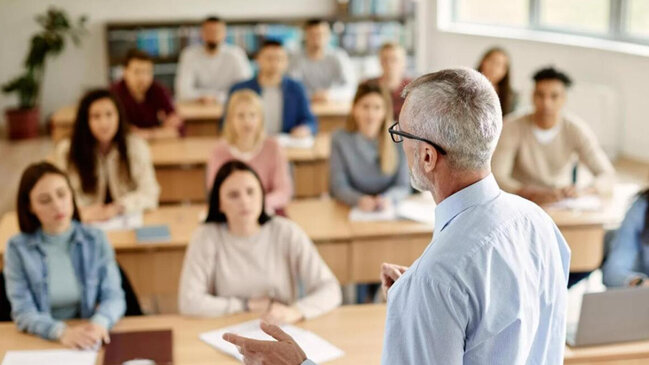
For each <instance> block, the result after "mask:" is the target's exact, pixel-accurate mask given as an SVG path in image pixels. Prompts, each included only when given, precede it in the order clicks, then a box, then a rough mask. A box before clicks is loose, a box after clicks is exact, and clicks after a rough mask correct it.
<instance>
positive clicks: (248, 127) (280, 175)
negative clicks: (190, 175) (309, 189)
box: [206, 89, 293, 212]
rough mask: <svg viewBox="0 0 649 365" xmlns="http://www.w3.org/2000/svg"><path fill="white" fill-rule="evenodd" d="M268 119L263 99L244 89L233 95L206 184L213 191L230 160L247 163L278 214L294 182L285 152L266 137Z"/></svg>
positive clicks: (209, 162)
mask: <svg viewBox="0 0 649 365" xmlns="http://www.w3.org/2000/svg"><path fill="white" fill-rule="evenodd" d="M264 119H265V118H264V112H263V107H262V105H261V99H260V98H259V96H257V94H256V93H255V92H254V91H252V90H247V89H243V90H239V91H235V92H234V93H233V94H232V95H231V96H230V100H229V102H228V112H227V114H226V120H225V125H224V127H223V139H222V140H220V141H219V142H218V143H217V145H216V147H215V148H214V150H212V154H211V155H210V158H209V161H208V163H207V174H206V180H207V181H206V184H207V189H208V191H211V189H212V184H213V182H214V177H215V176H216V172H217V171H219V169H220V168H221V166H223V164H224V163H226V162H227V161H230V160H234V159H238V160H241V161H245V162H246V163H247V164H249V165H250V167H252V168H253V169H254V170H255V172H256V173H257V175H259V178H260V179H261V182H262V186H263V187H264V191H265V193H266V201H265V203H266V209H268V211H269V212H275V211H277V210H279V209H281V208H284V207H286V205H287V204H288V202H289V201H290V199H291V195H292V193H293V182H292V180H291V175H290V172H289V168H288V160H287V159H286V156H285V155H284V151H283V150H282V148H281V147H280V145H279V143H277V141H276V140H275V139H273V138H269V137H266V133H265V132H264Z"/></svg>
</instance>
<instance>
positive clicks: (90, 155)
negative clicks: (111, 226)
mask: <svg viewBox="0 0 649 365" xmlns="http://www.w3.org/2000/svg"><path fill="white" fill-rule="evenodd" d="M127 128H128V127H127V125H126V122H125V121H124V118H123V115H122V112H121V110H120V108H119V104H118V102H117V99H115V97H114V96H113V95H112V94H111V93H110V92H109V91H108V90H103V89H99V90H94V91H90V92H88V93H87V94H86V95H85V96H84V97H83V98H82V99H81V102H80V103H79V111H78V112H77V119H76V121H75V123H74V130H73V132H72V139H71V140H63V141H61V142H60V143H59V144H58V145H57V146H56V149H55V151H54V161H55V162H56V164H57V165H58V166H59V168H61V169H62V170H64V171H66V172H67V173H68V176H69V177H70V181H71V183H72V188H73V191H74V193H75V196H76V198H77V201H78V202H79V205H80V207H81V217H82V218H83V220H84V221H86V222H92V221H103V220H107V219H110V218H112V217H114V216H116V215H119V214H122V213H130V212H136V211H142V210H145V209H153V208H156V207H157V206H158V195H159V194H160V188H159V187H158V182H157V181H156V178H155V172H154V170H153V164H152V162H151V156H150V152H149V147H148V146H147V144H146V142H145V141H143V140H142V139H141V138H139V137H137V136H135V135H132V134H131V135H129V134H128V132H127Z"/></svg>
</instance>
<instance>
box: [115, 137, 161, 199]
mask: <svg viewBox="0 0 649 365" xmlns="http://www.w3.org/2000/svg"><path fill="white" fill-rule="evenodd" d="M130 138H137V137H135V136H131V137H130ZM133 141H136V142H134V143H130V145H129V148H130V150H129V153H128V155H129V160H130V163H131V178H132V179H133V183H134V185H135V189H134V190H133V191H131V192H129V193H127V194H125V195H123V196H122V197H120V198H119V199H117V200H118V202H119V203H120V204H122V206H123V207H124V210H125V211H126V212H134V211H142V210H145V209H154V208H157V207H158V197H159V196H160V186H159V185H158V181H157V180H156V177H155V170H154V168H153V162H152V160H151V151H150V150H149V146H148V145H147V144H146V142H144V141H143V140H140V139H134V140H133Z"/></svg>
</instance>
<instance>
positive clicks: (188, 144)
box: [150, 133, 331, 203]
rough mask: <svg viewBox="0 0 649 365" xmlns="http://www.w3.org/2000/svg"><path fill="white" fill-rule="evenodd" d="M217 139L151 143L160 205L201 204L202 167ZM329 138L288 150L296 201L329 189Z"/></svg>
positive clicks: (202, 196) (202, 193)
mask: <svg viewBox="0 0 649 365" xmlns="http://www.w3.org/2000/svg"><path fill="white" fill-rule="evenodd" d="M216 141H217V138H216V137H187V138H182V139H174V140H161V141H151V142H150V148H151V157H152V160H153V165H154V166H155V170H156V178H157V180H158V183H159V184H160V188H161V191H160V199H159V200H160V202H161V203H178V202H204V201H205V200H206V197H207V192H206V191H205V166H206V164H207V159H208V158H209V155H210V153H211V152H212V149H213V148H214V145H215V143H216ZM330 149H331V138H330V136H329V134H326V133H321V134H318V135H317V136H316V138H315V144H314V146H313V148H309V149H300V148H287V149H286V150H285V151H286V155H287V157H288V160H289V161H290V162H291V163H292V165H293V182H294V184H295V187H294V191H295V197H296V198H307V197H317V196H320V195H322V194H323V193H326V192H327V191H328V190H329V155H330Z"/></svg>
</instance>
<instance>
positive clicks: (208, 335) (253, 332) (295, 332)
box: [198, 320, 345, 364]
mask: <svg viewBox="0 0 649 365" xmlns="http://www.w3.org/2000/svg"><path fill="white" fill-rule="evenodd" d="M260 323H261V321H259V320H253V321H249V322H243V323H240V324H237V325H234V326H231V327H226V328H221V329H219V330H216V331H211V332H205V333H202V334H200V335H199V336H198V337H199V338H200V339H201V340H202V341H204V342H205V343H207V344H208V345H210V346H212V347H214V348H216V349H217V350H219V351H223V352H225V353H226V354H228V355H230V356H233V357H235V358H237V359H238V360H239V361H242V360H243V357H242V356H241V354H240V353H239V351H238V350H237V347H236V346H235V345H233V344H231V343H229V342H227V341H225V340H224V339H223V335H224V334H225V333H227V332H230V333H234V334H237V335H240V336H244V337H248V338H252V339H255V340H266V341H275V340H274V339H273V338H271V337H270V336H268V335H267V334H266V333H264V331H262V330H261V328H259V324H260ZM282 330H283V331H284V332H286V333H288V334H289V335H290V336H291V337H293V339H294V340H295V342H297V343H298V344H299V345H300V347H301V348H302V350H304V353H305V354H306V356H307V357H308V358H309V359H311V360H312V361H313V362H315V363H316V364H322V363H324V362H327V361H331V360H334V359H337V358H339V357H342V356H343V355H344V354H345V353H344V352H343V351H342V350H341V349H339V348H337V347H336V346H334V345H332V344H331V343H329V342H327V341H325V340H324V339H322V338H321V337H320V336H318V335H316V334H315V333H313V332H309V331H307V330H303V329H301V328H298V327H295V326H290V325H287V326H282Z"/></svg>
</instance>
